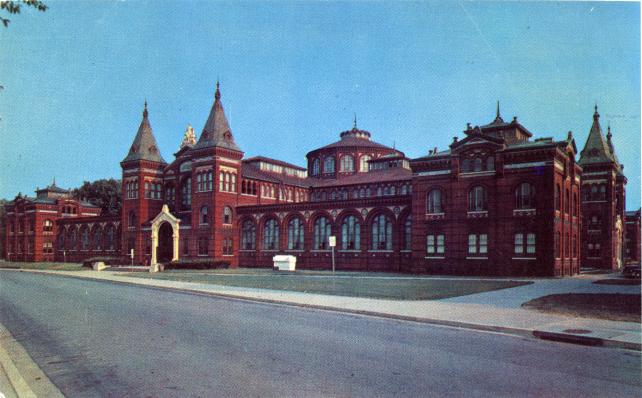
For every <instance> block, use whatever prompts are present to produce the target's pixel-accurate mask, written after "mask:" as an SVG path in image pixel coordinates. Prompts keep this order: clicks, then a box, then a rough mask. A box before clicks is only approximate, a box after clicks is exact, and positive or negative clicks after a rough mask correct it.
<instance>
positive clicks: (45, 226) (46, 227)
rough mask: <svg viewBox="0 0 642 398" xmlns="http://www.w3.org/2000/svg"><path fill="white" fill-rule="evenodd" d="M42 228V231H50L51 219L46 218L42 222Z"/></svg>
mask: <svg viewBox="0 0 642 398" xmlns="http://www.w3.org/2000/svg"><path fill="white" fill-rule="evenodd" d="M42 230H43V231H44V232H52V231H53V221H51V220H49V219H47V220H45V221H44V222H43V223H42Z"/></svg>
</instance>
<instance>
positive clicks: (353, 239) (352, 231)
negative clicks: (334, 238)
mask: <svg viewBox="0 0 642 398" xmlns="http://www.w3.org/2000/svg"><path fill="white" fill-rule="evenodd" d="M341 249H343V250H360V249H361V225H359V221H358V220H357V218H356V217H355V216H348V217H346V218H344V219H343V222H342V223H341Z"/></svg>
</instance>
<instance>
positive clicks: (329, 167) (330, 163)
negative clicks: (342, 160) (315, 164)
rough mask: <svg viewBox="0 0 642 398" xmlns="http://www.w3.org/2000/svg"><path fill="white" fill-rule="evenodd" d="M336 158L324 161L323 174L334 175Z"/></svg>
mask: <svg viewBox="0 0 642 398" xmlns="http://www.w3.org/2000/svg"><path fill="white" fill-rule="evenodd" d="M334 163H335V161H334V156H329V157H327V158H325V159H324V160H323V172H324V173H334Z"/></svg>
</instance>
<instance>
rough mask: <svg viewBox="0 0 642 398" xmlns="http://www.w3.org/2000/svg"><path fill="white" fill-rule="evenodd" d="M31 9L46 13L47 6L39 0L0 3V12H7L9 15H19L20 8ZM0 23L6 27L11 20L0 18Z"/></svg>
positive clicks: (17, 0)
mask: <svg viewBox="0 0 642 398" xmlns="http://www.w3.org/2000/svg"><path fill="white" fill-rule="evenodd" d="M22 5H25V6H27V7H33V8H35V9H36V10H38V11H46V10H47V8H48V7H47V5H46V4H45V3H43V2H42V1H39V0H16V1H5V0H2V1H0V10H2V11H5V12H8V13H9V14H20V6H22ZM0 22H2V24H3V25H4V26H5V27H7V26H9V22H11V20H9V19H7V18H4V17H2V16H0Z"/></svg>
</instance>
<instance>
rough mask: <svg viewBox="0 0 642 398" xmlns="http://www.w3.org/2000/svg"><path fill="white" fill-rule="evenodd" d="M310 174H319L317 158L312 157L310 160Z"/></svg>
mask: <svg viewBox="0 0 642 398" xmlns="http://www.w3.org/2000/svg"><path fill="white" fill-rule="evenodd" d="M312 175H313V176H318V175H319V159H314V160H313V161H312Z"/></svg>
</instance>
